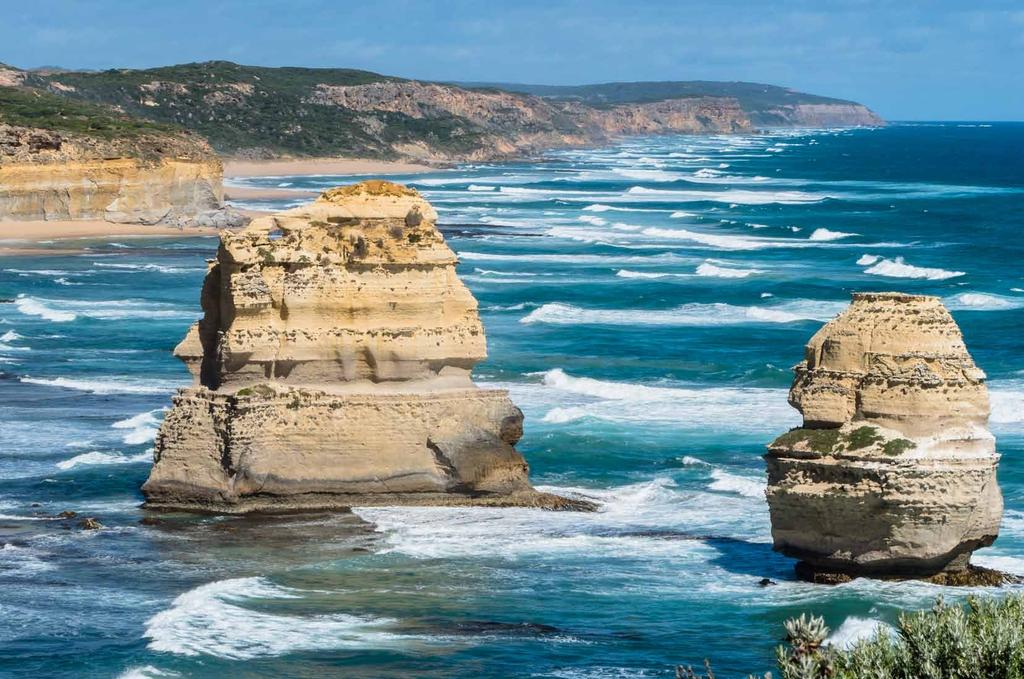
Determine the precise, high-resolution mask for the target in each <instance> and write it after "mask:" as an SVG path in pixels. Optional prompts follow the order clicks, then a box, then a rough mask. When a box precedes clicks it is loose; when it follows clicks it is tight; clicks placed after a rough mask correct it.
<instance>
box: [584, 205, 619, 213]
mask: <svg viewBox="0 0 1024 679" xmlns="http://www.w3.org/2000/svg"><path fill="white" fill-rule="evenodd" d="M614 209H615V208H613V207H612V206H611V205H605V204H603V203H594V204H593V205H588V206H586V207H585V208H583V210H584V211H585V212H608V211H609V210H614Z"/></svg>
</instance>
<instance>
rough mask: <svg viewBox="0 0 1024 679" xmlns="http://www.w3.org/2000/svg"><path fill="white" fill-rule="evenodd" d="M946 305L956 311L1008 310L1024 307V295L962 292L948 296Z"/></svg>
mask: <svg viewBox="0 0 1024 679" xmlns="http://www.w3.org/2000/svg"><path fill="white" fill-rule="evenodd" d="M946 306H947V307H949V308H950V309H952V310H954V311H1007V310H1009V309H1022V308H1024V297H1008V296H1005V295H994V294H990V293H984V292H962V293H960V294H959V295H953V296H952V297H949V298H947V299H946Z"/></svg>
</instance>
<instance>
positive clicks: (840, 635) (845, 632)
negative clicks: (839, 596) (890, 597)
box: [825, 615, 895, 651]
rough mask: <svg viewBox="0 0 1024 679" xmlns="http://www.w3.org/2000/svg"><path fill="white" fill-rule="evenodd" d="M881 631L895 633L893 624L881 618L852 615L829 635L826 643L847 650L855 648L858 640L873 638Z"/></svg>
mask: <svg viewBox="0 0 1024 679" xmlns="http://www.w3.org/2000/svg"><path fill="white" fill-rule="evenodd" d="M879 632H884V633H887V634H893V633H895V630H894V629H893V627H892V626H891V625H889V624H887V623H884V622H882V621H881V620H875V619H874V618H859V617H857V616H855V615H851V616H850V617H848V618H847V619H846V620H844V621H843V624H841V625H840V626H839V628H838V629H837V630H836V631H834V632H832V634H830V635H829V637H828V639H826V640H825V644H827V645H829V646H835V647H836V648H838V649H840V650H843V651H845V650H849V649H851V648H853V647H854V646H855V645H856V644H857V642H858V641H866V640H869V639H873V638H874V637H875V636H876V635H877V634H878V633H879Z"/></svg>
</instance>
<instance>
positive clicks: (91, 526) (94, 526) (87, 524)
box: [78, 516, 103, 530]
mask: <svg viewBox="0 0 1024 679" xmlns="http://www.w3.org/2000/svg"><path fill="white" fill-rule="evenodd" d="M78 527H79V528H81V529H82V530H99V529H100V528H103V524H102V523H100V522H99V521H97V520H96V519H94V518H92V517H91V516H87V517H85V518H84V519H82V520H81V521H79V522H78Z"/></svg>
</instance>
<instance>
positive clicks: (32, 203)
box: [0, 124, 223, 224]
mask: <svg viewBox="0 0 1024 679" xmlns="http://www.w3.org/2000/svg"><path fill="white" fill-rule="evenodd" d="M222 174H223V168H222V166H221V163H220V160H219V159H218V158H217V157H216V156H215V155H214V154H213V152H212V151H211V150H210V149H209V147H208V146H207V145H206V144H205V143H204V142H202V141H200V140H198V139H195V138H191V137H185V136H174V135H166V136H154V137H151V138H142V139H135V140H132V142H131V143H128V142H125V141H119V140H116V139H115V140H101V139H93V138H90V137H85V136H72V135H68V134H63V133H59V132H55V131H52V130H42V129H34V128H27V127H20V126H13V125H4V124H0V221H21V220H67V219H104V220H107V221H111V222H132V223H143V224H156V223H179V222H183V221H188V220H189V219H191V218H194V217H195V216H196V215H198V214H200V213H203V212H207V211H210V210H215V209H217V208H219V207H220V205H221V202H222V200H223V189H222V187H221V182H222Z"/></svg>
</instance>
